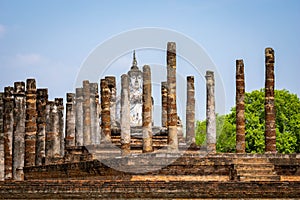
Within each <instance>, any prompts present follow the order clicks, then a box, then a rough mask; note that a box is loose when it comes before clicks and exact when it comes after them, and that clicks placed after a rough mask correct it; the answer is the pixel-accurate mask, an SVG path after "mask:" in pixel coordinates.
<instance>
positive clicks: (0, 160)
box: [0, 92, 4, 181]
mask: <svg viewBox="0 0 300 200" xmlns="http://www.w3.org/2000/svg"><path fill="white" fill-rule="evenodd" d="M3 98H4V93H3V92H0V181H4V132H3Z"/></svg>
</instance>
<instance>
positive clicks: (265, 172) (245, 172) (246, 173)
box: [237, 169, 276, 176]
mask: <svg viewBox="0 0 300 200" xmlns="http://www.w3.org/2000/svg"><path fill="white" fill-rule="evenodd" d="M275 174H276V173H275V172H274V170H269V169H254V170H237V175H238V176H239V175H240V176H251V175H275Z"/></svg>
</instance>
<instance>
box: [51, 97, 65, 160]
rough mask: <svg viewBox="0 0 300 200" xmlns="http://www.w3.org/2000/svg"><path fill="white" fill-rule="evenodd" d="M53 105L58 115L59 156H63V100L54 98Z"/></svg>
mask: <svg viewBox="0 0 300 200" xmlns="http://www.w3.org/2000/svg"><path fill="white" fill-rule="evenodd" d="M54 101H55V105H56V106H57V113H58V136H59V143H60V147H59V148H60V151H59V152H60V153H59V154H60V156H61V157H63V156H64V155H65V134H64V127H65V126H64V100H63V98H55V100H54Z"/></svg>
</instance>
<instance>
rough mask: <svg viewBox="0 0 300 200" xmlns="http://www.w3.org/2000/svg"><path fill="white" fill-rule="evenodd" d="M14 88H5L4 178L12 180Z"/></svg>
mask: <svg viewBox="0 0 300 200" xmlns="http://www.w3.org/2000/svg"><path fill="white" fill-rule="evenodd" d="M13 93H14V88H13V87H5V88H4V98H3V106H4V109H3V112H4V113H3V135H4V158H5V159H4V165H5V166H4V178H5V179H12V146H13V130H14V100H13Z"/></svg>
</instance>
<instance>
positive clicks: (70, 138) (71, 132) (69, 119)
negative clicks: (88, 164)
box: [65, 93, 76, 148]
mask: <svg viewBox="0 0 300 200" xmlns="http://www.w3.org/2000/svg"><path fill="white" fill-rule="evenodd" d="M75 115H76V113H75V94H74V93H67V103H66V140H65V141H66V148H68V147H73V146H75Z"/></svg>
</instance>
